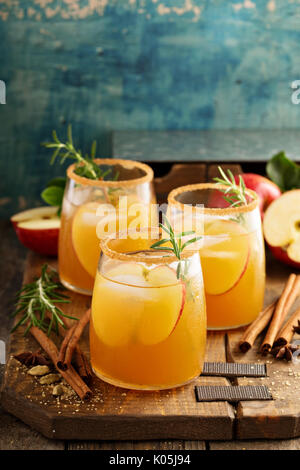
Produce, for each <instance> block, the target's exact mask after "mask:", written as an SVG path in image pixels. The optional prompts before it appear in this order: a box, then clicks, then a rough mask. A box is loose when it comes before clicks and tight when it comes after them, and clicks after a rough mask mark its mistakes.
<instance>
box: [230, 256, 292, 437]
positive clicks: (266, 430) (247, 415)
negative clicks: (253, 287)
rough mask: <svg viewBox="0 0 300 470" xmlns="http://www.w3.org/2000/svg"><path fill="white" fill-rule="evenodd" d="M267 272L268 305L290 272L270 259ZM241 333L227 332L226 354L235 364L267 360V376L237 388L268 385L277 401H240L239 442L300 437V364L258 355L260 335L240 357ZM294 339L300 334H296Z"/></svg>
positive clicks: (249, 381) (242, 382)
mask: <svg viewBox="0 0 300 470" xmlns="http://www.w3.org/2000/svg"><path fill="white" fill-rule="evenodd" d="M268 272H270V275H269V276H268V280H267V289H266V294H265V304H266V305H267V304H269V303H271V302H272V301H273V300H274V299H275V298H276V297H277V295H278V292H281V291H282V288H283V286H284V283H285V282H286V279H287V277H288V274H289V273H290V272H291V271H290V269H288V268H285V267H283V266H282V265H281V264H279V263H278V262H277V261H275V260H273V259H272V258H271V257H270V259H269V260H268ZM299 307H300V299H298V300H297V301H296V302H295V304H294V306H293V307H292V309H291V314H292V313H293V311H294V310H295V309H296V308H299ZM240 336H241V332H240V331H238V330H236V331H232V332H230V333H228V350H227V354H228V357H229V359H230V360H232V361H234V362H236V361H238V362H253V361H256V362H258V361H265V362H266V363H267V369H268V377H265V378H260V379H247V378H239V379H237V384H238V385H248V384H249V385H259V384H260V385H267V386H268V387H269V388H270V390H271V392H272V395H273V397H274V398H275V400H274V401H270V402H240V403H239V406H238V408H237V420H236V437H237V438H238V439H251V438H261V439H274V438H277V439H286V438H292V437H297V436H300V393H299V392H300V361H299V362H298V363H293V362H287V361H285V360H277V359H275V358H273V357H272V356H271V355H269V356H268V357H267V358H264V357H262V356H261V355H260V354H259V347H260V345H261V342H262V338H263V335H261V336H260V337H259V338H258V339H257V341H256V343H255V347H254V348H253V349H251V350H250V351H248V353H246V354H241V353H240V352H239V350H238V347H237V344H238V341H239V339H240ZM294 339H295V340H299V339H300V335H295V338H294Z"/></svg>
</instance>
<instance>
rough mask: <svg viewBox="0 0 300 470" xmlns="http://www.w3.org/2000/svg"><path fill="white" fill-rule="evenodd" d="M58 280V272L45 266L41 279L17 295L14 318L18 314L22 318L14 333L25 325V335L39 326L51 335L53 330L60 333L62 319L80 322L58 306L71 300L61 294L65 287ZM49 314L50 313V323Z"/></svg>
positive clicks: (62, 324)
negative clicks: (32, 328) (33, 327)
mask: <svg viewBox="0 0 300 470" xmlns="http://www.w3.org/2000/svg"><path fill="white" fill-rule="evenodd" d="M57 279H58V276H57V272H56V270H55V269H53V268H50V267H48V265H47V264H44V265H43V266H42V271H41V275H40V277H38V278H37V279H35V280H34V281H33V282H30V283H28V284H26V285H25V286H23V287H22V289H21V290H20V291H19V292H18V294H17V307H16V310H15V312H14V314H13V316H14V317H15V316H16V315H18V314H22V316H21V318H20V320H19V321H18V322H17V323H16V325H15V326H14V327H13V329H12V331H15V330H16V329H17V328H18V327H19V326H21V325H25V326H26V329H25V333H24V335H26V334H27V333H28V331H29V330H30V328H31V327H32V326H37V327H38V328H40V329H41V330H43V331H47V333H48V335H50V333H51V331H52V329H54V330H55V332H56V333H58V326H59V325H61V326H62V327H64V322H63V321H62V319H61V317H66V318H70V319H71V320H78V318H75V317H72V316H69V315H66V314H65V313H64V312H63V311H62V310H61V309H60V308H59V307H58V306H57V305H56V304H58V303H69V302H70V300H69V298H68V297H67V296H66V295H64V294H62V293H61V292H60V290H62V289H64V287H63V285H62V284H61V283H60V282H59V281H58V280H57ZM47 312H48V313H50V322H49V323H48V321H47V316H46V313H47Z"/></svg>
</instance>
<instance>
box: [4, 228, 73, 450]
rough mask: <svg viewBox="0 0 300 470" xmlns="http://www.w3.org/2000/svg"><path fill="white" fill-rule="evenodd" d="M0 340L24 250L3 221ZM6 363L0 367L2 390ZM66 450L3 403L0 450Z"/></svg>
mask: <svg viewBox="0 0 300 470" xmlns="http://www.w3.org/2000/svg"><path fill="white" fill-rule="evenodd" d="M0 231H1V244H0V305H1V309H0V339H2V340H4V341H6V340H7V338H8V333H9V329H10V325H11V322H12V318H11V316H10V315H9V313H10V312H11V311H12V306H13V303H14V296H15V292H16V290H17V289H19V287H20V284H21V281H22V276H23V271H24V260H23V258H24V255H25V250H24V248H23V247H22V246H21V245H20V243H19V242H18V241H17V238H16V236H15V234H14V231H13V228H12V226H11V223H10V221H8V220H1V221H0ZM3 372H4V366H0V389H1V383H2V376H3ZM16 449H20V450H25V449H28V450H35V449H44V450H63V449H64V443H63V442H59V441H56V442H54V441H52V440H49V439H46V438H45V437H43V436H42V435H41V434H39V433H37V432H36V431H34V430H33V429H31V428H30V427H29V426H26V425H25V424H24V423H22V422H21V421H19V420H18V419H17V418H15V417H14V416H12V415H10V414H8V413H6V412H5V411H4V409H3V408H2V407H1V406H0V450H16Z"/></svg>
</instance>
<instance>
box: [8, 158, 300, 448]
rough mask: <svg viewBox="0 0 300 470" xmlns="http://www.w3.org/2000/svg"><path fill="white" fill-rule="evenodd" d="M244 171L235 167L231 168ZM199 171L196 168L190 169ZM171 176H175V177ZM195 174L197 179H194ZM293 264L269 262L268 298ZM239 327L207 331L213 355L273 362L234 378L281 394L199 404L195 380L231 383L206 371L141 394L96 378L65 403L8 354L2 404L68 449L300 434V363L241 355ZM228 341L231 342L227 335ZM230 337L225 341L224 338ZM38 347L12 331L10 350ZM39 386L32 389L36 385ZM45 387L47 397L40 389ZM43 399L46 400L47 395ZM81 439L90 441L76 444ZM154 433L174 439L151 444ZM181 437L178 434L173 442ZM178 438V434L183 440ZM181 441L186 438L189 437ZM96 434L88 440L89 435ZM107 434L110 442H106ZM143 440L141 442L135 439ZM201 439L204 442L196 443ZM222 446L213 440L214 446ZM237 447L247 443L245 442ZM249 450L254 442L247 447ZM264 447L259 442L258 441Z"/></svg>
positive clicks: (34, 264) (206, 174) (76, 298)
mask: <svg viewBox="0 0 300 470" xmlns="http://www.w3.org/2000/svg"><path fill="white" fill-rule="evenodd" d="M231 169H232V171H233V172H235V173H236V172H238V171H239V170H240V168H239V167H238V166H237V165H233V166H231ZM191 170H192V172H193V174H194V175H195V174H196V169H195V168H194V167H193V169H191ZM182 171H186V170H182V169H180V168H177V169H176V168H175V170H173V173H172V172H171V175H167V176H166V177H163V178H161V179H160V180H158V181H157V182H156V189H157V192H158V193H159V194H161V199H162V200H163V198H164V195H165V194H166V192H167V191H169V190H170V189H172V185H173V184H174V175H175V173H176V174H177V177H176V178H175V179H176V184H175V185H176V186H178V184H185V183H187V182H188V181H186V180H185V178H189V176H188V173H189V172H187V173H186V174H185V177H184V178H183V179H182V178H181V176H182ZM216 172H217V167H216V165H211V166H210V167H205V166H204V165H199V166H197V177H195V176H194V180H193V181H197V180H198V177H199V180H198V181H199V182H200V181H204V180H206V179H208V180H211V178H212V177H214V176H215V175H216ZM172 174H173V176H172ZM196 178H197V179H196ZM44 261H48V262H50V264H55V261H53V259H52V260H45V259H43V258H40V257H38V256H36V255H33V254H31V255H29V257H28V259H27V265H26V268H25V275H24V282H28V281H29V280H30V279H31V278H32V277H33V275H34V274H35V273H37V272H39V271H40V266H41V264H42V263H43V262H44ZM289 273H290V269H288V268H287V267H284V266H283V265H281V264H279V263H277V262H276V261H271V262H268V279H267V290H266V303H268V301H269V300H271V299H272V298H274V297H275V296H276V293H278V292H279V291H280V289H281V287H282V285H283V284H284V282H285V280H286V279H287V276H288V274H289ZM71 296H72V300H73V301H72V312H73V313H76V315H79V314H80V313H81V312H83V311H84V310H85V309H86V307H87V305H88V303H89V299H88V298H87V297H84V296H80V295H77V294H71ZM240 335H241V331H233V332H230V333H229V334H228V335H225V334H223V333H222V332H214V333H209V334H208V345H207V355H206V360H207V361H226V360H228V361H241V362H245V361H246V362H252V361H253V362H259V361H261V360H265V361H266V362H267V364H268V370H269V375H270V377H268V378H266V379H237V380H236V381H235V383H236V384H249V383H250V384H253V385H257V384H261V383H266V384H267V385H269V386H270V388H271V390H272V392H273V393H274V396H275V401H274V402H268V403H266V402H251V403H249V402H244V403H240V404H239V405H238V406H237V407H236V409H235V408H234V407H233V406H231V405H230V404H228V403H196V401H195V395H194V385H195V384H207V385H208V384H212V385H228V384H229V382H228V381H227V380H226V379H223V378H208V377H200V378H199V379H197V381H195V383H194V384H192V385H188V386H186V387H184V388H180V389H176V390H172V391H164V392H151V393H149V392H146V393H145V392H135V391H127V390H124V389H119V388H115V387H112V386H110V385H108V384H105V383H103V382H102V381H100V380H98V379H95V380H94V383H93V385H92V388H93V390H94V391H95V397H94V398H93V399H92V401H91V402H90V403H81V402H80V401H79V400H73V401H72V402H71V403H69V402H66V403H63V402H60V403H57V401H56V399H54V398H53V397H52V395H51V394H50V387H48V386H43V387H42V386H41V385H39V384H38V383H37V381H35V379H33V378H32V377H30V376H28V375H27V374H26V373H25V372H24V370H22V368H19V370H17V369H16V367H15V365H16V363H15V361H14V360H13V359H10V360H9V362H8V364H7V367H6V373H5V380H4V387H3V394H2V402H3V406H4V408H5V409H6V410H7V411H9V412H10V413H12V414H14V415H15V416H17V417H19V418H20V419H21V420H22V421H24V422H25V423H27V424H29V425H30V426H31V427H32V428H34V429H36V430H39V431H40V432H42V433H43V434H44V435H45V436H47V437H50V438H55V439H68V440H70V441H71V442H70V443H69V448H70V449H75V448H77V449H78V448H95V449H104V448H107V449H110V448H115V447H116V448H118V449H121V448H124V449H138V448H140V449H144V448H153V449H175V448H176V449H191V448H197V449H202V448H204V443H203V442H202V441H203V440H206V441H207V440H211V441H218V440H227V441H229V440H231V439H234V438H238V439H249V438H259V439H276V438H277V439H278V438H292V437H296V436H299V435H300V425H299V415H300V400H299V396H298V395H299V393H298V392H299V387H300V366H298V365H291V364H287V363H286V362H285V361H283V362H278V361H272V359H270V358H269V357H268V358H267V359H264V358H262V357H261V356H259V355H257V353H256V352H255V350H254V351H250V352H249V353H248V354H247V355H245V356H243V355H241V354H239V353H238V352H237V347H236V345H237V341H238V339H239V337H240ZM87 339H88V338H87V336H85V338H83V340H82V345H81V346H82V348H83V349H85V350H86V351H87V347H88V346H87V345H88V341H87ZM226 339H227V341H226ZM225 343H226V344H225ZM30 348H33V349H35V348H36V344H35V341H34V340H33V338H31V337H28V338H24V337H23V336H22V334H21V332H16V333H14V334H13V335H12V336H11V341H10V346H9V355H10V356H11V355H12V354H15V353H17V352H21V351H23V350H25V349H30ZM33 384H34V387H33ZM43 393H44V395H45V396H43V395H42V394H43ZM41 397H42V398H41ZM77 439H80V440H85V442H82V443H77V441H76V440H77ZM152 439H168V440H166V441H162V442H156V443H154V442H151V441H150V440H152ZM170 439H177V440H172V441H171V440H170ZM178 439H180V440H178ZM183 439H184V440H185V441H183ZM88 440H90V442H89V441H88ZM99 440H105V441H106V443H100V442H98V441H99ZM111 440H114V441H115V440H123V441H124V442H123V444H122V443H119V444H116V445H113V444H112V443H111V442H110V441H111ZM136 440H144V442H143V443H138V442H135V441H136ZM193 440H198V442H195V443H194V442H193ZM220 446H221V447H222V444H220V445H218V444H217V443H215V444H214V443H212V448H213V447H215V448H220ZM236 448H244V447H243V442H241V445H237V447H236ZM245 448H248V447H247V446H246V445H245ZM258 448H259V445H258Z"/></svg>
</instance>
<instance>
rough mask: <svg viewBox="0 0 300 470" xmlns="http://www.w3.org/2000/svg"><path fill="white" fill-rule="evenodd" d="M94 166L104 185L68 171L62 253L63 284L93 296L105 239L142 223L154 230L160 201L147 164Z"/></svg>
mask: <svg viewBox="0 0 300 470" xmlns="http://www.w3.org/2000/svg"><path fill="white" fill-rule="evenodd" d="M95 161H96V162H97V164H98V165H99V167H100V168H101V170H102V173H103V174H106V176H105V178H104V179H102V180H92V179H88V178H85V177H82V176H79V175H78V174H76V168H75V166H74V165H71V166H70V167H69V168H68V170H67V175H68V182H67V187H66V190H65V194H64V201H63V209H62V215H61V229H60V236H59V253H58V261H59V275H60V279H61V282H62V283H63V284H64V285H65V286H66V287H67V288H68V289H72V290H74V291H77V292H80V293H82V294H88V295H91V294H92V289H93V285H94V279H95V275H96V271H97V263H98V259H99V255H100V243H99V242H100V239H101V238H102V237H104V236H106V235H107V234H109V233H111V232H115V231H116V230H119V229H122V230H126V229H127V228H128V227H129V228H130V225H131V223H134V222H135V221H136V219H137V218H139V222H138V224H140V225H141V226H149V225H150V223H149V218H151V216H152V215H153V214H152V212H151V209H150V206H151V203H154V202H155V197H154V193H153V187H152V180H153V171H152V169H151V168H150V167H149V166H148V165H145V164H143V163H139V162H134V161H130V160H115V159H96V160H95ZM141 214H142V216H141ZM139 216H141V217H139ZM121 227H122V228H121Z"/></svg>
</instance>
